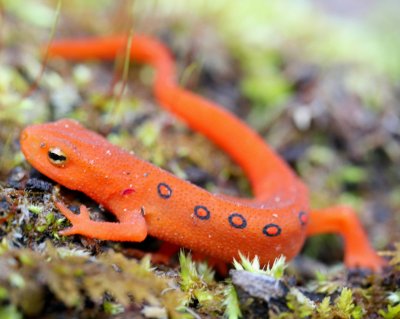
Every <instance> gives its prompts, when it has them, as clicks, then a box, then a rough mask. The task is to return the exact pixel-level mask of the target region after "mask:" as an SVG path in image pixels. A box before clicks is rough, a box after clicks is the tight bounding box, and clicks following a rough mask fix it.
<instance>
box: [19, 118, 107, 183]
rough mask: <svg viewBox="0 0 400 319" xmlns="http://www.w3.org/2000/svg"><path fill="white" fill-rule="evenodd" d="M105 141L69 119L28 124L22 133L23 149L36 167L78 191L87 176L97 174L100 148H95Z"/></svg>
mask: <svg viewBox="0 0 400 319" xmlns="http://www.w3.org/2000/svg"><path fill="white" fill-rule="evenodd" d="M105 141H106V140H105V139H104V138H103V137H102V136H100V135H98V134H96V133H94V132H91V131H89V130H87V129H85V128H84V127H83V126H81V125H80V124H79V123H78V122H76V121H74V120H70V119H63V120H59V121H57V122H53V123H46V124H39V125H31V126H28V127H27V128H25V129H24V130H23V131H22V133H21V136H20V144H21V150H22V152H23V154H24V155H25V158H26V159H27V161H28V162H29V163H31V164H32V166H33V167H34V168H36V169H37V170H38V171H39V172H41V173H42V174H44V175H46V176H47V177H49V178H51V179H53V180H55V181H56V182H58V183H60V184H62V185H64V186H66V187H68V188H70V189H76V190H82V188H83V187H84V185H85V184H86V183H87V180H88V177H89V178H90V177H91V178H95V177H96V176H95V175H96V166H97V165H96V164H97V163H98V160H99V158H98V155H96V154H97V152H99V148H97V151H96V152H95V151H94V147H99V145H104V144H106V143H104V142H105ZM107 144H108V143H107ZM100 150H101V147H100ZM100 152H101V151H100ZM97 167H98V166H97Z"/></svg>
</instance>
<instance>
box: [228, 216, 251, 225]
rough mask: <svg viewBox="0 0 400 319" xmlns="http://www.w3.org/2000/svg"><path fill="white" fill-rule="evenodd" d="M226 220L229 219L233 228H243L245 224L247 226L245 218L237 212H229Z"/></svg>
mask: <svg viewBox="0 0 400 319" xmlns="http://www.w3.org/2000/svg"><path fill="white" fill-rule="evenodd" d="M228 221H229V224H230V225H231V226H232V227H234V228H238V229H243V228H246V226H247V221H246V218H244V217H243V216H242V215H241V214H239V213H233V214H230V215H229V217H228Z"/></svg>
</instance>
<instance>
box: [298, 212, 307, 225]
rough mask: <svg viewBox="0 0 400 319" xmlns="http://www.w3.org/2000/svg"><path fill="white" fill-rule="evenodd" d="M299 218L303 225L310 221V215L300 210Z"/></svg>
mask: <svg viewBox="0 0 400 319" xmlns="http://www.w3.org/2000/svg"><path fill="white" fill-rule="evenodd" d="M299 219H300V223H301V225H303V226H304V225H307V222H308V215H307V213H305V212H300V214H299Z"/></svg>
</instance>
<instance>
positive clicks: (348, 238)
mask: <svg viewBox="0 0 400 319" xmlns="http://www.w3.org/2000/svg"><path fill="white" fill-rule="evenodd" d="M323 233H336V234H340V235H342V236H343V239H344V262H345V264H346V265H347V266H348V267H363V268H370V269H373V270H375V271H378V270H380V269H381V268H382V266H383V265H384V264H385V262H384V260H383V259H382V258H380V257H379V256H378V255H377V254H376V252H375V251H374V250H373V248H372V247H371V246H370V244H369V242H368V238H367V235H366V234H365V232H364V230H363V228H362V226H361V224H360V221H359V220H358V217H357V215H356V213H355V211H354V210H353V209H351V208H349V207H346V206H335V207H329V208H325V209H319V210H314V211H311V212H310V218H309V223H308V226H307V236H312V235H317V234H323Z"/></svg>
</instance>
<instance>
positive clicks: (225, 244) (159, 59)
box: [21, 36, 383, 270]
mask: <svg viewBox="0 0 400 319" xmlns="http://www.w3.org/2000/svg"><path fill="white" fill-rule="evenodd" d="M126 43H127V38H125V37H110V38H103V39H84V40H64V41H57V42H55V43H53V44H52V45H51V46H50V51H49V53H50V56H59V57H62V58H66V59H73V60H79V59H108V60H110V59H114V58H115V56H116V55H117V54H118V53H119V52H120V51H121V50H123V49H124V48H125V47H126ZM130 58H131V59H132V60H135V61H138V62H143V63H148V64H150V65H152V66H153V67H154V68H155V70H156V76H155V80H154V94H155V96H156V98H157V101H158V102H159V103H160V105H162V106H163V107H164V108H165V109H167V110H168V111H170V112H172V113H174V114H175V115H177V116H178V117H179V118H181V119H183V120H184V121H185V122H186V123H187V124H188V125H189V126H190V127H192V128H193V129H194V130H196V131H199V132H201V133H202V134H204V135H206V136H207V137H208V138H209V139H210V140H212V141H213V142H214V143H215V144H217V145H218V146H219V147H220V148H222V149H223V150H224V151H225V152H227V153H228V154H229V155H230V156H231V157H232V158H233V159H234V160H235V161H236V162H237V163H238V164H239V165H240V166H241V167H242V169H243V170H244V172H245V173H246V175H247V177H248V178H249V180H250V183H251V186H252V189H253V193H254V199H242V198H233V197H226V196H222V195H215V194H211V193H209V192H207V191H205V190H204V189H201V188H199V187H197V186H195V185H192V184H190V183H189V182H187V181H184V180H181V179H179V178H177V177H176V176H174V175H172V174H170V173H168V172H166V171H164V170H162V169H160V168H158V167H156V166H154V165H152V164H150V163H147V162H145V161H143V160H141V159H139V158H137V157H135V156H133V155H131V154H129V153H128V152H126V151H124V150H122V149H120V148H118V147H116V146H114V145H112V144H110V143H109V142H108V141H107V140H106V139H105V138H103V137H102V136H100V135H98V134H96V133H94V132H91V131H89V130H87V129H85V128H83V127H82V126H81V125H80V124H78V123H77V122H75V121H72V120H68V119H63V120H60V121H57V122H55V123H47V124H41V125H33V126H29V127H27V128H26V129H25V130H24V131H23V132H22V133H21V148H22V151H23V153H24V155H25V157H26V159H27V160H28V161H29V162H30V163H31V164H32V165H33V166H34V167H35V168H36V169H37V170H39V171H40V172H42V173H43V174H45V175H46V176H48V177H50V178H51V179H53V180H55V181H57V182H58V183H60V184H62V185H64V186H66V187H68V188H70V189H74V190H78V191H81V192H83V193H85V194H87V195H88V196H89V197H91V198H93V199H94V200H95V201H97V202H99V203H101V204H102V205H103V206H104V207H106V208H107V209H108V210H109V211H110V212H112V213H113V214H114V215H115V216H116V217H117V219H118V222H115V223H113V222H99V221H93V220H91V219H90V217H89V213H88V211H87V209H86V207H84V206H82V207H81V212H80V214H79V215H76V214H74V213H72V212H71V211H70V210H69V209H67V208H66V207H65V206H64V205H63V204H62V203H57V204H56V205H57V207H58V208H59V210H60V211H61V213H62V214H64V216H65V217H66V218H68V219H69V220H70V221H71V223H72V227H71V228H68V229H66V230H64V231H63V232H62V234H64V235H73V234H80V235H84V236H87V237H92V238H98V239H103V240H113V241H135V242H139V241H142V240H144V239H145V238H146V236H147V235H148V234H149V235H152V236H155V237H157V238H160V239H162V240H165V241H167V242H170V243H173V244H176V245H179V246H183V247H186V248H189V249H192V250H194V251H196V252H199V253H202V254H205V255H208V256H211V257H215V258H217V259H220V260H223V261H226V262H231V261H232V259H233V258H237V257H238V253H239V252H241V253H242V254H244V255H245V256H249V257H254V256H256V255H257V256H258V257H259V258H260V261H261V263H262V264H268V263H270V262H272V261H273V260H274V259H275V258H276V257H279V256H280V255H284V256H286V257H287V258H288V259H291V258H293V257H294V256H296V255H297V254H298V253H299V251H300V249H301V247H302V246H303V243H304V240H305V238H306V236H309V235H314V234H320V233H327V232H329V233H338V234H340V235H342V236H343V237H344V241H345V248H344V249H345V263H346V265H347V266H349V267H356V266H359V267H367V268H371V269H373V270H379V269H380V267H381V266H382V264H383V261H382V260H381V259H380V258H379V257H378V256H377V255H376V253H375V252H374V250H373V249H372V248H371V246H370V245H369V243H368V239H367V237H366V235H365V233H364V231H363V229H362V227H361V225H360V223H359V221H358V219H357V217H356V214H355V213H354V211H352V210H351V209H350V208H347V207H334V208H328V209H324V210H320V211H314V210H310V207H309V196H308V190H307V187H306V186H305V185H304V184H303V183H302V182H301V180H300V179H299V178H298V177H297V176H296V175H295V174H294V173H293V171H292V170H291V169H290V168H289V167H288V166H287V164H286V163H285V162H284V161H283V160H282V159H281V158H280V157H279V156H278V155H277V154H276V153H275V152H274V151H273V150H272V149H271V148H270V147H269V146H268V145H266V144H265V143H264V141H263V139H262V138H261V137H259V136H258V135H257V134H256V133H255V132H254V131H253V130H252V129H251V128H249V127H248V126H247V125H246V124H244V123H243V122H241V121H240V120H239V119H238V118H236V117H235V116H234V115H232V114H230V113H229V112H227V111H226V110H225V109H224V108H222V107H220V106H219V105H217V104H216V103H214V102H211V101H208V100H206V99H205V98H202V97H200V96H198V95H196V94H194V93H192V92H189V91H187V90H185V89H184V88H182V87H180V86H179V85H178V84H177V83H176V76H175V67H174V61H173V59H172V58H171V56H170V53H169V52H168V50H167V49H166V48H165V47H164V46H163V44H161V43H160V42H158V41H157V40H155V39H153V38H150V37H146V36H134V37H133V39H132V47H131V51H130Z"/></svg>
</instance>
